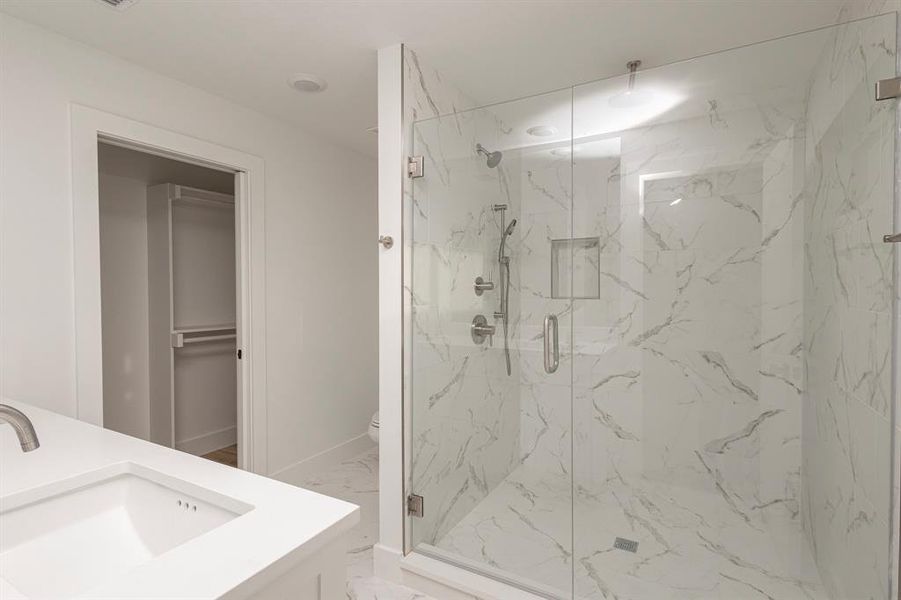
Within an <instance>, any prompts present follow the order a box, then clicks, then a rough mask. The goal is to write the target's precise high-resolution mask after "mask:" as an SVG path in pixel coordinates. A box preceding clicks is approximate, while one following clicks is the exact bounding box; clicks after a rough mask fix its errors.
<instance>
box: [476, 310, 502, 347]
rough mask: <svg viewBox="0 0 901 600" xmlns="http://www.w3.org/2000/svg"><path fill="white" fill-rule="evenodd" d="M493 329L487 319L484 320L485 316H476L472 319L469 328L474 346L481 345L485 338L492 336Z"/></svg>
mask: <svg viewBox="0 0 901 600" xmlns="http://www.w3.org/2000/svg"><path fill="white" fill-rule="evenodd" d="M495 329H496V328H495V326H494V325H489V324H488V319H486V318H485V315H476V316H475V317H473V318H472V326H471V327H470V334H471V335H472V341H473V342H475V343H476V344H482V343H483V342H484V341H485V338H486V337H491V336H493V335H494V331H495Z"/></svg>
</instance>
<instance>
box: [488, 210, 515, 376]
mask: <svg viewBox="0 0 901 600" xmlns="http://www.w3.org/2000/svg"><path fill="white" fill-rule="evenodd" d="M493 208H494V210H495V211H498V212H500V213H501V228H502V229H503V233H501V242H500V245H499V246H498V248H497V262H498V268H499V270H500V277H501V281H500V283H501V300H500V310H499V311H498V312H497V313H495V316H496V317H500V318H501V319H502V323H503V326H504V358H505V359H506V362H507V375H511V374H512V372H513V370H512V368H511V365H510V341H509V334H508V328H509V323H510V310H509V305H510V257H509V256H507V255H506V253H505V250H506V248H507V238H508V237H510V236H511V235H512V234H513V229H514V228H515V227H516V219H513V220H511V221H510V224H509V225H507V226H506V227H504V214H505V211H506V210H507V205H506V204H496V205H495V206H494V207H493Z"/></svg>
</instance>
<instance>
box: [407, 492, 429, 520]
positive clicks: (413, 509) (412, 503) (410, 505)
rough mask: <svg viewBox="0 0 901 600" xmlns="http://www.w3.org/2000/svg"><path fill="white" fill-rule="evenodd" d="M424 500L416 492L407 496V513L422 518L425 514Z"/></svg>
mask: <svg viewBox="0 0 901 600" xmlns="http://www.w3.org/2000/svg"><path fill="white" fill-rule="evenodd" d="M424 503H425V500H423V498H422V496H419V495H417V494H410V495H409V496H407V515H409V516H411V517H419V518H420V519H421V518H422V515H424V514H425V504H424Z"/></svg>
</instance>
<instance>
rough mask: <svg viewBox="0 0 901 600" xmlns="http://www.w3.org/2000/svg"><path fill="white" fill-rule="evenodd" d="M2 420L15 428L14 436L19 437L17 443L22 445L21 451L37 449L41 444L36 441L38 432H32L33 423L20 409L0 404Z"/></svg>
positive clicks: (0, 417)
mask: <svg viewBox="0 0 901 600" xmlns="http://www.w3.org/2000/svg"><path fill="white" fill-rule="evenodd" d="M4 422H5V423H9V424H10V425H11V426H12V428H13V429H14V430H15V432H16V437H18V438H19V445H20V446H22V452H31V451H32V450H37V449H38V447H39V446H40V445H41V443H40V442H39V441H38V434H36V433H35V432H34V425H32V424H31V420H30V419H29V418H28V417H26V416H25V413H23V412H22V411H21V410H18V409H15V408H13V407H12V406H9V405H6V404H0V423H4Z"/></svg>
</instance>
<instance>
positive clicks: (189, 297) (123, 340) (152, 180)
mask: <svg viewBox="0 0 901 600" xmlns="http://www.w3.org/2000/svg"><path fill="white" fill-rule="evenodd" d="M97 158H98V162H97V164H98V183H99V209H100V210H99V216H100V230H99V231H100V271H101V306H102V344H103V423H104V427H106V428H108V429H112V430H115V431H119V432H121V433H125V434H127V435H131V436H134V437H139V438H142V439H146V440H148V441H152V442H155V443H159V444H162V445H165V446H169V447H173V448H176V449H178V450H181V451H184V452H188V453H190V454H195V455H198V456H203V457H205V458H208V459H210V460H214V461H216V462H220V463H222V464H226V465H229V466H232V467H238V466H239V462H241V461H240V460H239V456H240V451H239V443H240V440H239V437H240V436H239V435H238V414H239V413H240V412H241V411H240V407H241V405H242V404H243V398H242V393H241V389H240V388H241V386H240V385H239V382H238V364H237V363H238V346H237V320H238V315H237V311H236V305H237V302H236V299H237V296H238V288H237V286H238V282H239V281H240V278H239V276H238V272H239V269H238V265H237V262H236V258H237V257H238V256H239V253H238V252H237V246H238V244H239V243H240V241H239V240H238V239H237V237H236V235H235V232H236V231H238V230H239V227H238V226H237V224H236V212H235V185H236V173H235V172H234V171H232V170H222V169H214V168H210V167H208V166H204V165H198V164H192V163H189V162H184V161H181V160H178V159H176V158H173V157H168V156H160V155H157V154H152V153H148V152H144V151H141V150H139V149H135V148H130V147H125V146H122V145H117V144H111V143H104V142H103V141H102V140H101V142H100V143H99V144H98V152H97Z"/></svg>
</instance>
